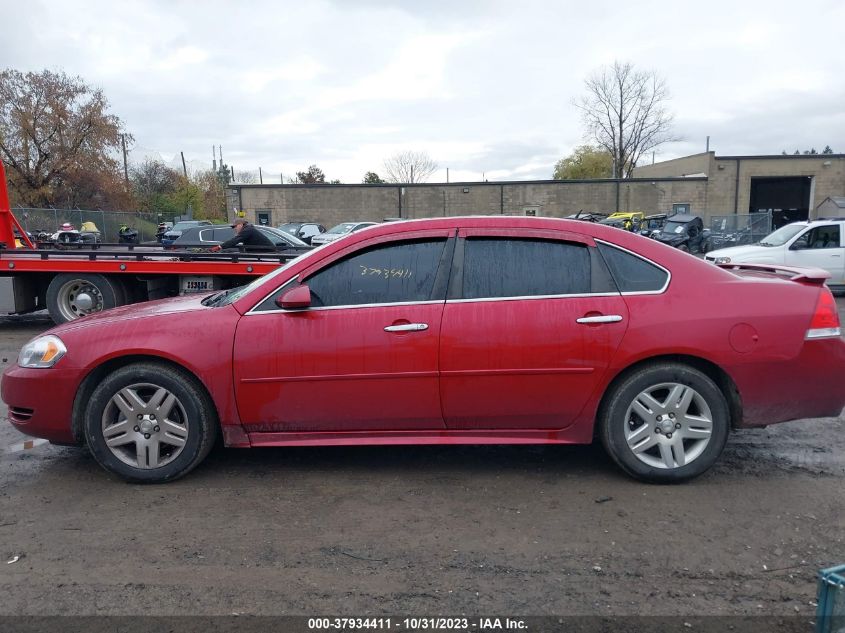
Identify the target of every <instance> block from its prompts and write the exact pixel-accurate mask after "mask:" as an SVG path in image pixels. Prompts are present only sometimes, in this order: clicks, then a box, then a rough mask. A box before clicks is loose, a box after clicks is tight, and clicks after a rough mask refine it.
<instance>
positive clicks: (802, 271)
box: [716, 264, 830, 286]
mask: <svg viewBox="0 0 845 633" xmlns="http://www.w3.org/2000/svg"><path fill="white" fill-rule="evenodd" d="M716 265H717V266H718V267H719V268H724V269H725V270H757V271H760V272H766V273H772V274H775V275H787V276H789V280H790V281H798V282H803V283H808V284H815V285H818V286H821V285H823V284H824V282H825V280H827V279H830V273H829V272H828V271H826V270H822V269H821V268H799V267H798V266H779V265H777V264H716Z"/></svg>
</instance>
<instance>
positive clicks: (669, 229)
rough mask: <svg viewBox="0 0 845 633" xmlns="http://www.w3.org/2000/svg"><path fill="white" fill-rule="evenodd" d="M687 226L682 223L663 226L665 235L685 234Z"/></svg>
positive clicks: (669, 223)
mask: <svg viewBox="0 0 845 633" xmlns="http://www.w3.org/2000/svg"><path fill="white" fill-rule="evenodd" d="M685 226H686V224H684V223H682V222H667V223H666V224H664V225H663V229H662V232H663V233H683V232H684V227H685Z"/></svg>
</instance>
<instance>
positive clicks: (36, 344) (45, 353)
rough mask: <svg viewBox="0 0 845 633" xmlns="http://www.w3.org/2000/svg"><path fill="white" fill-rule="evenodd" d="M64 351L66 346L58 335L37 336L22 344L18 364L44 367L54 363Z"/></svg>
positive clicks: (65, 351)
mask: <svg viewBox="0 0 845 633" xmlns="http://www.w3.org/2000/svg"><path fill="white" fill-rule="evenodd" d="M66 353H67V348H66V347H65V344H64V343H62V340H61V339H60V338H59V337H58V336H52V335H48V336H39V337H38V338H36V339H33V340H31V341H30V342H29V343H27V344H26V345H24V346H23V349H22V350H21V353H20V354H18V365H20V366H21V367H31V368H38V369H44V368H47V367H52V366H53V365H55V364H56V363H57V362H59V360H61V358H62V356H64V355H65V354H66Z"/></svg>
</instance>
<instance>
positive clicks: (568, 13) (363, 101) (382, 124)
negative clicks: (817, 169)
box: [0, 0, 845, 182]
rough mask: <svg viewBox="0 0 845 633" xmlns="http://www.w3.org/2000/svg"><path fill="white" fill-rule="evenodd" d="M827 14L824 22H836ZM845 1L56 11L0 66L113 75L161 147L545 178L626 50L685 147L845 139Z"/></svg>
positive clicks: (3, 49)
mask: <svg viewBox="0 0 845 633" xmlns="http://www.w3.org/2000/svg"><path fill="white" fill-rule="evenodd" d="M819 16H824V19H823V20H820V19H819ZM843 22H845V4H843V3H841V2H838V1H835V0H817V1H813V0H808V2H805V3H804V4H803V5H802V11H799V12H796V11H794V5H793V4H791V3H787V2H785V1H781V0H778V1H773V2H764V1H762V0H753V1H752V0H749V1H748V2H742V3H737V2H735V1H734V2H728V1H727V0H714V2H711V3H708V4H703V5H702V4H700V3H699V4H696V5H691V4H688V3H678V2H669V1H668V0H666V1H647V0H643V2H639V3H635V4H630V3H629V4H620V3H618V2H611V1H609V0H594V2H591V3H588V4H586V5H585V4H583V3H575V2H557V1H552V0H548V1H543V0H525V1H524V2H522V3H519V4H518V5H517V4H514V3H510V2H505V1H504V0H491V1H489V2H488V1H485V2H481V1H480V0H468V1H467V2H454V1H451V0H450V1H449V2H447V1H446V0H432V2H425V3H420V2H411V1H399V2H397V1H387V0H361V1H359V2H354V3H350V2H339V1H335V2H330V1H327V0H313V1H311V2H308V3H292V2H270V1H269V0H267V1H256V2H252V3H242V4H233V3H230V2H225V1H224V0H208V1H207V2H206V3H204V4H203V5H201V6H200V5H196V4H195V3H188V2H176V3H172V2H167V1H165V0H151V1H149V2H126V3H115V2H113V1H111V0H109V1H107V0H87V1H86V2H81V1H79V0H77V1H75V2H74V1H70V2H65V3H45V2H43V1H40V2H39V1H38V0H35V1H34V2H32V3H30V5H28V6H27V11H25V12H23V11H21V12H18V14H17V15H16V16H15V28H14V29H7V31H8V32H7V33H6V34H4V38H2V39H0V58H2V59H3V60H4V62H5V64H7V65H8V66H11V67H14V68H17V69H20V70H40V69H43V68H50V69H52V70H59V69H63V70H65V71H66V72H68V73H70V74H79V75H81V76H82V77H84V78H85V79H86V80H87V81H88V82H89V83H91V84H93V85H96V86H98V87H101V88H102V89H103V90H104V92H105V94H106V95H107V97H108V98H109V100H110V102H111V104H112V110H113V111H114V112H115V113H116V114H118V115H119V116H120V117H121V118H122V119H123V120H124V122H125V123H126V125H127V127H128V129H129V131H130V132H132V134H133V135H134V136H135V138H136V142H137V144H138V145H139V146H140V147H143V148H145V150H144V151H145V152H151V153H158V154H161V155H162V156H165V157H171V156H178V154H179V152H180V151H184V152H185V155H186V158H187V159H188V160H195V161H205V162H207V163H210V161H211V146H212V145H220V144H222V145H223V147H224V156H225V158H226V161H227V162H229V163H231V164H234V165H235V167H236V169H243V170H257V169H258V167H259V166H261V167H262V168H263V170H264V172H265V173H267V174H274V173H276V174H279V173H288V174H293V172H294V171H296V170H302V169H304V168H306V167H307V166H308V165H310V164H313V163H316V164H318V165H319V166H321V167H322V168H323V169H324V171H325V172H326V174H327V176H329V177H330V178H340V179H341V180H344V181H349V182H358V181H359V180H360V179H361V177H362V176H363V174H364V172H366V171H368V170H373V171H379V169H381V165H382V163H383V160H384V159H385V158H386V157H387V156H389V155H390V154H391V153H393V152H395V151H398V150H404V149H416V150H424V151H427V152H429V154H431V156H432V157H433V158H434V159H435V160H437V161H438V163H439V164H440V166H441V170H440V172H438V174H437V175H436V178H438V179H441V180H442V179H445V169H446V167H449V169H450V178H451V179H452V180H456V179H459V178H460V179H467V180H472V179H480V178H481V177H482V174H483V175H484V176H485V177H486V178H488V179H511V178H548V177H549V176H550V175H551V172H552V170H553V167H554V163H555V161H556V160H557V159H558V158H560V157H561V156H563V155H565V154H566V153H568V152H570V151H571V150H572V149H573V148H574V147H575V146H576V145H579V144H581V143H582V142H584V134H583V127H582V124H581V120H580V117H579V113H578V111H577V110H576V109H575V108H574V107H573V106H572V101H573V99H575V98H577V97H578V96H579V95H580V94H581V93H582V90H583V80H584V78H585V77H586V76H587V75H588V74H589V73H590V72H592V71H593V70H595V69H596V68H597V67H598V66H600V65H602V64H605V63H609V62H611V61H613V60H614V59H620V60H627V61H631V62H632V63H634V64H635V65H636V66H638V67H640V68H645V69H654V70H656V71H658V72H659V73H660V74H661V75H662V76H663V77H664V78H665V79H666V81H667V84H668V86H669V88H670V90H671V93H672V100H671V102H670V108H671V110H672V111H673V112H674V113H675V121H676V125H675V132H676V134H678V135H679V136H681V137H683V139H684V140H683V141H680V142H677V143H673V144H669V145H666V146H664V147H662V148H660V150H659V153H658V154H657V158H658V159H660V158H671V157H674V156H679V155H684V154H686V153H692V152H696V151H703V149H704V142H705V137H706V136H707V135H710V136H711V147H712V148H714V149H716V150H717V151H718V152H719V153H720V154H732V153H735V154H737V153H766V152H774V153H779V152H780V151H781V150H782V149H787V150H789V149H794V148H796V147H798V148H801V149H805V148H809V147H812V146H815V147H816V148H817V149H820V148H821V147H824V145H825V144H830V145H831V147H833V148H834V149H835V150H840V151H845V120H843V118H844V117H845V114H843V108H842V105H841V104H842V103H843V102H844V101H843V97H845V94H843V89H842V88H840V84H841V81H840V75H841V68H842V67H843V66H845V49H843V47H842V46H841V37H840V35H839V33H838V31H837V28H838V25H839V24H842V23H843Z"/></svg>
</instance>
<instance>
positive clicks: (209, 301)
mask: <svg viewBox="0 0 845 633" xmlns="http://www.w3.org/2000/svg"><path fill="white" fill-rule="evenodd" d="M230 292H232V288H230V289H229V290H221V291H220V292H216V293H214V294H213V295H211V296H210V297H206V298H205V299H203V300H202V304H203V305H204V306H209V307H212V308H213V307H215V306H217V305H218V304H219V303H220V302H221V301H222V300H223V299H225V298H226V296H227V295H228V294H229V293H230Z"/></svg>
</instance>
